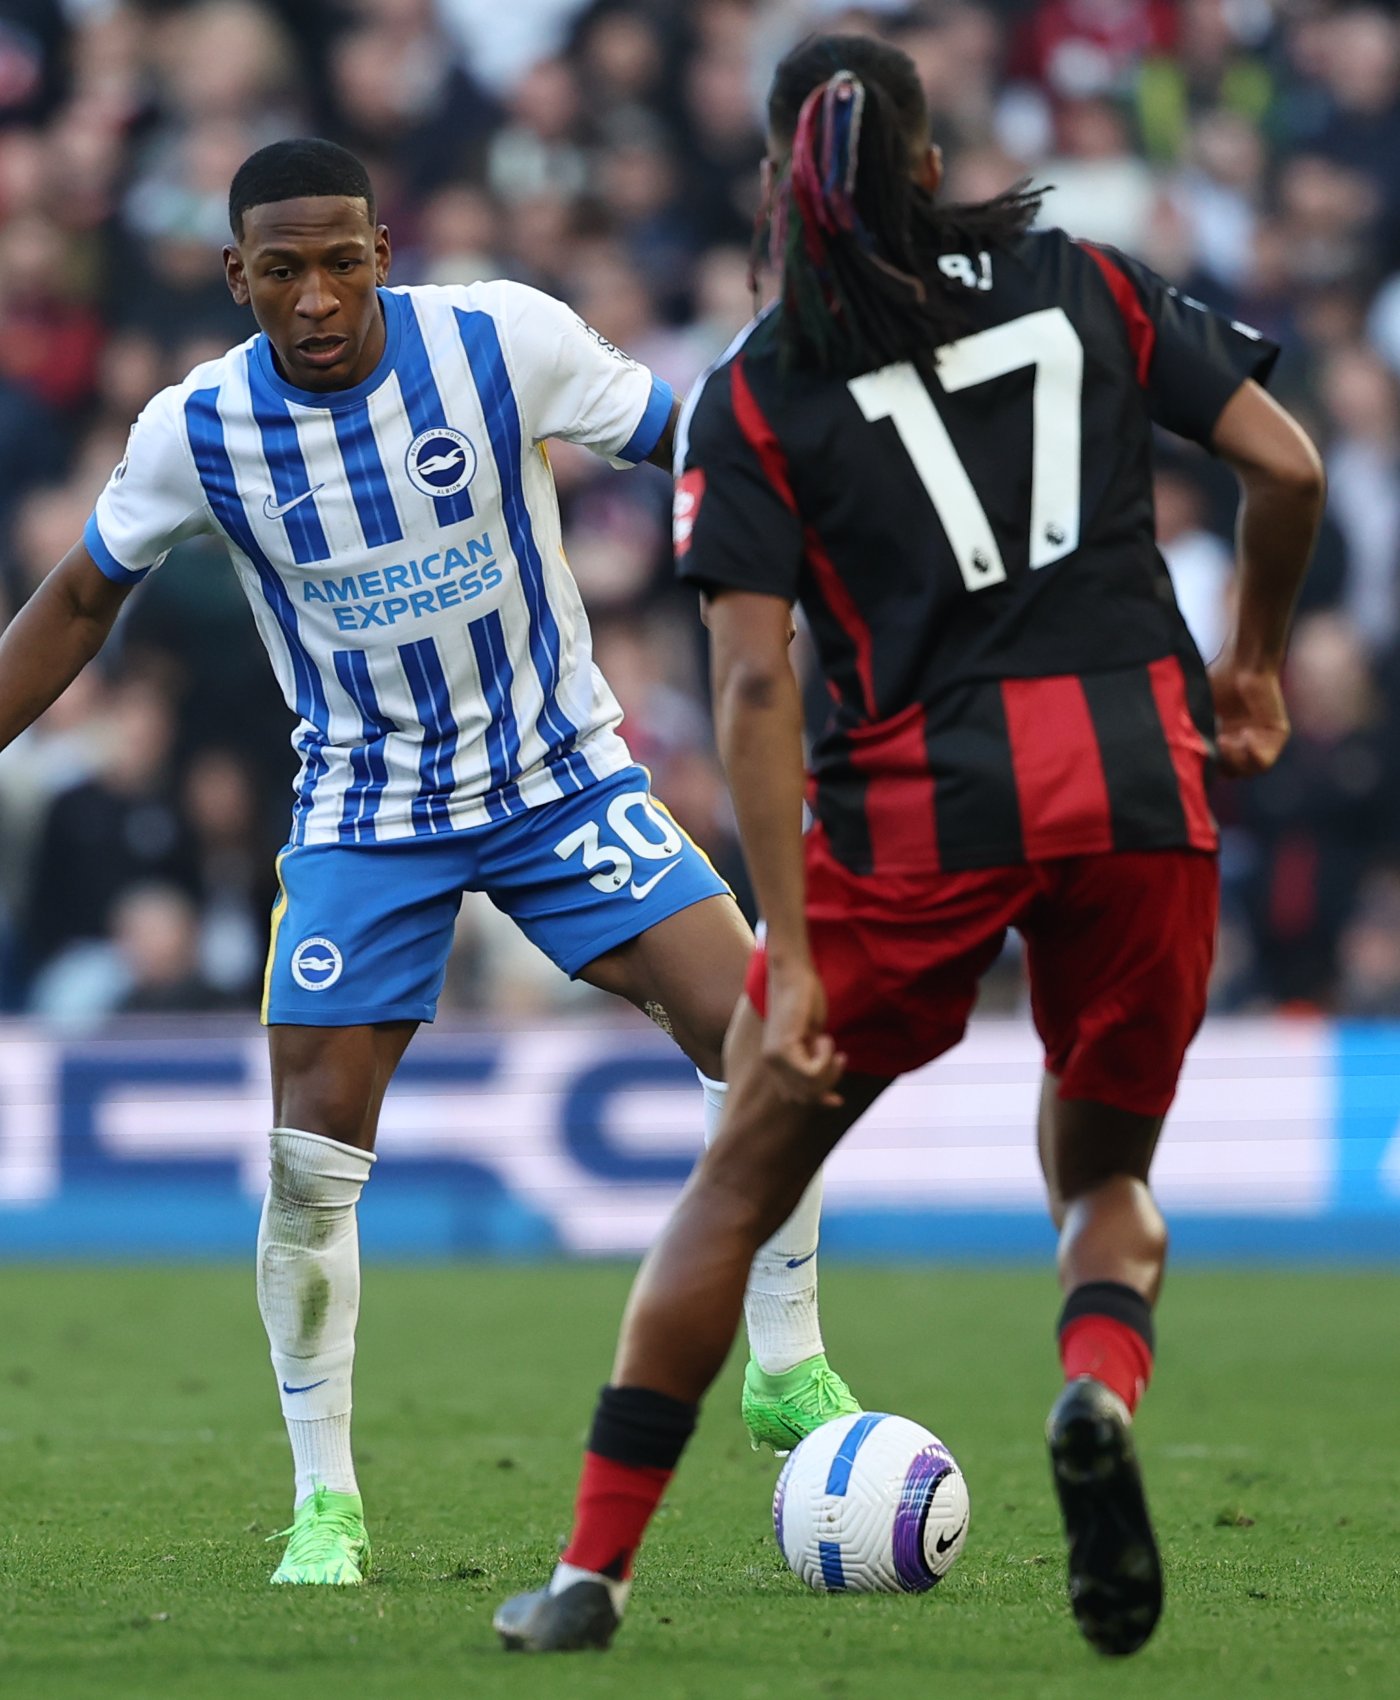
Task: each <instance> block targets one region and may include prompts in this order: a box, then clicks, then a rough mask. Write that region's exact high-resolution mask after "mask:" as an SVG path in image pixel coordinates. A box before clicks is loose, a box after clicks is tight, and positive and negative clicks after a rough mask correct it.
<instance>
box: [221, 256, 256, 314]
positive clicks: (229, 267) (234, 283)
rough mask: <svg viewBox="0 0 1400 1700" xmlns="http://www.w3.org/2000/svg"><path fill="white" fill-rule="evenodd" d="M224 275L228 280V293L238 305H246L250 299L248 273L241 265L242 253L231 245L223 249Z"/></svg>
mask: <svg viewBox="0 0 1400 1700" xmlns="http://www.w3.org/2000/svg"><path fill="white" fill-rule="evenodd" d="M224 277H225V278H226V279H227V280H228V292H229V294H230V295H231V296H232V297H233V298H234V300H235V301H236V302H237V303H238V305H239V306H240V307H246V306H247V305H248V302H249V300H250V299H251V297H250V296H249V294H248V273H247V271H246V270H245V269H244V266H243V256H242V254H240V253H239V252H238V250H237V248H235V247H233V246H232V245H230V246H229V247H227V248H225V249H224Z"/></svg>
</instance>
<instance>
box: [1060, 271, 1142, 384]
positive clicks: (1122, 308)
mask: <svg viewBox="0 0 1400 1700" xmlns="http://www.w3.org/2000/svg"><path fill="white" fill-rule="evenodd" d="M1079 246H1080V247H1081V248H1082V249H1083V250H1084V252H1085V253H1086V254H1087V255H1088V256H1089V258H1090V259H1091V260H1092V261H1093V262H1094V264H1095V265H1096V266H1097V267H1098V268H1099V270H1100V271H1101V272H1102V273H1103V277H1104V282H1105V283H1106V284H1107V285H1108V287H1109V289H1110V290H1111V291H1112V292H1113V299H1114V300H1115V301H1116V302H1117V304H1118V311H1119V312H1120V313H1121V314H1122V315H1123V323H1124V325H1126V326H1127V330H1128V343H1129V345H1130V346H1131V348H1132V351H1133V359H1134V360H1135V361H1136V362H1137V381H1138V383H1139V384H1143V385H1145V384H1146V383H1147V374H1148V372H1149V371H1150V370H1151V369H1152V354H1153V350H1154V349H1155V348H1156V346H1157V327H1156V326H1155V325H1154V324H1153V323H1152V321H1151V319H1149V318H1148V316H1147V313H1146V311H1145V310H1144V308H1143V305H1142V302H1141V301H1139V300H1138V292H1137V290H1135V289H1134V288H1133V285H1132V282H1131V280H1130V279H1129V277H1128V275H1127V273H1126V272H1125V271H1123V270H1122V269H1121V267H1119V266H1116V265H1115V264H1114V263H1113V261H1112V260H1111V259H1110V258H1109V257H1108V255H1107V254H1105V253H1104V252H1103V250H1102V249H1101V248H1095V247H1094V246H1093V245H1092V244H1091V243H1088V242H1081V243H1080V244H1079Z"/></svg>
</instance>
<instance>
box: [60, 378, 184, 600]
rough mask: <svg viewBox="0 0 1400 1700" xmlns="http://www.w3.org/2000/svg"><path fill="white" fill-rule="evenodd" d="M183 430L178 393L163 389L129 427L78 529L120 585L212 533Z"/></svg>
mask: <svg viewBox="0 0 1400 1700" xmlns="http://www.w3.org/2000/svg"><path fill="white" fill-rule="evenodd" d="M183 430H184V425H183V420H182V417H181V414H180V411H179V405H178V392H177V391H176V390H162V391H161V393H160V394H159V395H158V396H156V397H155V399H154V400H153V401H152V402H150V403H149V404H148V406H147V407H146V408H145V409H144V410H143V412H142V413H141V416H140V418H139V419H137V421H136V423H135V425H133V426H132V428H131V436H130V438H129V439H128V440H127V445H126V453H125V455H124V456H123V457H122V460H121V463H120V464H119V465H118V467H117V469H116V471H115V472H113V474H112V476H111V478H110V479H108V481H107V486H106V488H105V489H104V490H103V492H102V494H101V495H100V496H99V497H98V498H97V506H96V507H95V508H94V509H93V513H92V517H91V518H90V519H89V520H88V522H87V525H86V527H85V528H84V530H83V544H84V547H85V548H86V549H87V552H88V554H89V555H91V556H92V558H93V560H94V561H95V562H96V564H97V566H98V568H99V569H100V570H101V571H102V572H103V573H104V574H105V575H106V576H107V577H108V578H109V579H112V580H113V581H114V582H115V583H117V584H136V583H139V581H140V580H141V579H143V578H145V576H146V574H147V573H148V572H150V571H151V569H152V568H153V567H158V566H159V565H160V563H161V562H162V561H163V560H164V559H165V557H166V556H167V555H168V554H169V552H170V551H171V549H173V548H174V547H175V545H176V544H177V543H181V542H183V541H184V540H185V539H186V538H188V537H194V536H197V535H198V534H199V533H200V532H202V531H209V530H212V525H211V522H210V519H209V514H208V509H207V508H206V506H205V502H204V491H203V489H202V488H201V486H200V482H199V478H198V476H197V474H196V473H195V470H194V466H193V464H192V463H191V460H190V456H189V452H188V450H187V449H186V447H185V442H184V437H183V434H182V433H183Z"/></svg>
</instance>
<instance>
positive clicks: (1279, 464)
mask: <svg viewBox="0 0 1400 1700" xmlns="http://www.w3.org/2000/svg"><path fill="white" fill-rule="evenodd" d="M1212 447H1213V448H1214V449H1215V451H1216V453H1217V454H1218V455H1220V457H1221V458H1222V459H1223V460H1225V461H1227V462H1228V463H1229V465H1230V466H1232V467H1233V468H1234V471H1235V474H1236V476H1237V477H1238V478H1239V481H1240V492H1241V500H1240V514H1239V527H1238V535H1237V538H1236V553H1237V557H1238V581H1237V597H1236V612H1235V621H1234V626H1233V629H1232V631H1231V633H1230V636H1229V638H1228V639H1227V640H1226V644H1225V647H1224V649H1223V650H1222V651H1221V653H1220V655H1219V657H1218V658H1217V660H1216V661H1215V662H1214V664H1213V665H1212V667H1211V669H1210V677H1211V688H1212V691H1213V693H1214V696H1215V713H1216V722H1217V727H1218V734H1217V738H1218V748H1219V756H1220V768H1221V771H1222V772H1223V773H1227V774H1231V775H1235V776H1242V775H1245V774H1251V773H1263V772H1266V771H1267V770H1268V769H1269V768H1271V767H1272V766H1273V765H1274V763H1275V762H1276V761H1277V760H1278V758H1279V756H1280V754H1281V753H1282V751H1283V746H1284V745H1285V744H1286V743H1287V741H1288V731H1289V727H1288V713H1287V710H1286V709H1285V707H1284V702H1283V689H1282V686H1281V683H1280V674H1281V672H1282V669H1283V660H1284V655H1285V652H1286V650H1287V647H1288V631H1289V627H1290V625H1291V624H1292V620H1293V610H1294V607H1295V606H1296V604H1297V601H1298V592H1299V590H1300V589H1301V588H1302V584H1303V575H1304V574H1305V573H1306V572H1307V570H1308V562H1309V561H1310V560H1311V559H1312V552H1313V545H1314V544H1315V543H1316V541H1317V532H1318V527H1319V525H1320V524H1321V523H1322V509H1323V503H1324V501H1325V500H1326V479H1325V476H1324V474H1323V470H1322V461H1321V459H1320V457H1319V455H1318V452H1317V450H1316V448H1314V446H1313V444H1312V441H1311V439H1310V438H1309V437H1308V435H1307V433H1306V432H1305V431H1304V430H1303V428H1302V426H1301V425H1299V424H1298V422H1297V420H1295V419H1294V418H1293V416H1292V415H1291V414H1289V413H1287V412H1285V411H1284V409H1283V408H1281V407H1280V406H1279V405H1278V403H1277V402H1276V401H1274V400H1273V399H1272V397H1270V396H1269V395H1268V394H1267V393H1266V392H1265V391H1264V390H1263V389H1261V388H1260V387H1259V385H1258V384H1256V383H1254V382H1253V381H1249V382H1246V383H1244V384H1242V385H1241V386H1240V388H1239V389H1238V390H1237V391H1236V392H1235V394H1234V395H1233V396H1232V397H1231V398H1230V400H1229V401H1228V402H1227V403H1226V404H1225V409H1224V411H1223V412H1222V413H1221V415H1220V418H1219V420H1218V421H1217V422H1216V426H1215V432H1214V435H1213V438H1212Z"/></svg>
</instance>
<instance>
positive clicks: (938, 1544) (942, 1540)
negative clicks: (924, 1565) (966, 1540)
mask: <svg viewBox="0 0 1400 1700" xmlns="http://www.w3.org/2000/svg"><path fill="white" fill-rule="evenodd" d="M966 1530H967V1518H966V1517H964V1518H963V1520H962V1522H961V1523H959V1524H958V1526H957V1528H956V1529H955V1530H954V1531H953V1533H952V1534H951V1535H940V1536H939V1537H938V1539H937V1540H936V1541H935V1542H934V1543H933V1544H934V1549H935V1551H937V1552H940V1553H944V1552H947V1550H948V1548H949V1547H954V1546H956V1545H957V1544H958V1542H959V1541H960V1540H961V1539H962V1538H963V1535H964V1533H965V1532H966Z"/></svg>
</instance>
